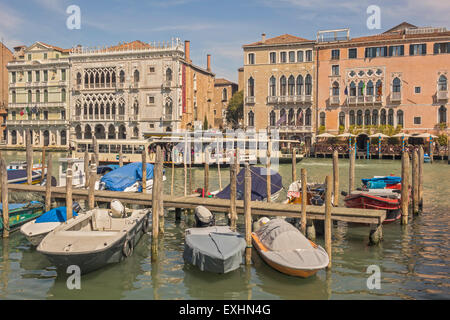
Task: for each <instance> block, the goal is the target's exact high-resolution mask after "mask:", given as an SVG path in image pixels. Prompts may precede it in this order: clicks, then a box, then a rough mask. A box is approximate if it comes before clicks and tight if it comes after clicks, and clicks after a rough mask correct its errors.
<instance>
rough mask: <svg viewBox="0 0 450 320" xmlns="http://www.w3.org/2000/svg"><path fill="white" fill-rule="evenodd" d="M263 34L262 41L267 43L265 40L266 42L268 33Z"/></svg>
mask: <svg viewBox="0 0 450 320" xmlns="http://www.w3.org/2000/svg"><path fill="white" fill-rule="evenodd" d="M261 36H262V40H261V42H262V43H265V42H266V34H265V33H263V34H262V35H261Z"/></svg>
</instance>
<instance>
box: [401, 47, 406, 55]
mask: <svg viewBox="0 0 450 320" xmlns="http://www.w3.org/2000/svg"><path fill="white" fill-rule="evenodd" d="M400 55H401V56H404V55H405V46H404V45H401V46H400Z"/></svg>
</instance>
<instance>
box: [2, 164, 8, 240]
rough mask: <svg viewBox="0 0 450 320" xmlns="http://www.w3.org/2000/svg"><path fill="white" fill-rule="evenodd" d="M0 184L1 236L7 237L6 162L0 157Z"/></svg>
mask: <svg viewBox="0 0 450 320" xmlns="http://www.w3.org/2000/svg"><path fill="white" fill-rule="evenodd" d="M0 185H1V188H2V190H1V200H2V211H3V216H2V218H3V238H8V237H9V207H8V206H9V202H8V172H7V171H6V162H5V160H4V159H3V158H0Z"/></svg>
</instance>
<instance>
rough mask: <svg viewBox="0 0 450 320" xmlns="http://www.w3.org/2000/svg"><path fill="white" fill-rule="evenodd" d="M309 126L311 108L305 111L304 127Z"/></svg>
mask: <svg viewBox="0 0 450 320" xmlns="http://www.w3.org/2000/svg"><path fill="white" fill-rule="evenodd" d="M310 125H311V108H308V109H306V115H305V126H310Z"/></svg>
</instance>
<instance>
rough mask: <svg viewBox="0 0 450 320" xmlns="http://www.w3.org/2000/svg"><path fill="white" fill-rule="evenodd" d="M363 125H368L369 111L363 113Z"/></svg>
mask: <svg viewBox="0 0 450 320" xmlns="http://www.w3.org/2000/svg"><path fill="white" fill-rule="evenodd" d="M364 125H366V126H369V125H370V110H368V109H367V110H366V111H365V112H364Z"/></svg>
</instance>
